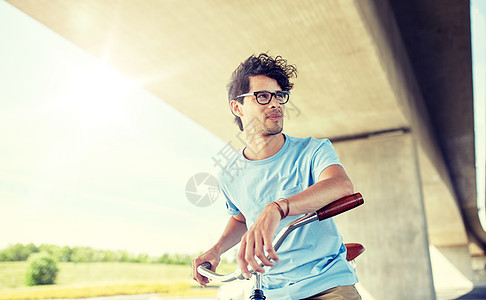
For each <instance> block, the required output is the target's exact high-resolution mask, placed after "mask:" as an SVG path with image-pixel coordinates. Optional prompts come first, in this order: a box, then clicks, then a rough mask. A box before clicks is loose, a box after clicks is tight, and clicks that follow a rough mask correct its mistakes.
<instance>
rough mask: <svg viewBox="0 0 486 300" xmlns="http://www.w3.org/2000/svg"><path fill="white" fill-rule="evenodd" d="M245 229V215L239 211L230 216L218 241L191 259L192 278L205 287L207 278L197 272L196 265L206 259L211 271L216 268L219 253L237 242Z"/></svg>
mask: <svg viewBox="0 0 486 300" xmlns="http://www.w3.org/2000/svg"><path fill="white" fill-rule="evenodd" d="M246 231H247V228H246V220H245V217H244V216H243V215H242V214H241V213H240V214H238V215H236V216H231V217H230V218H229V221H228V224H227V225H226V228H225V230H224V231H223V234H222V235H221V237H220V238H219V240H218V242H217V243H216V244H215V245H214V246H213V247H212V248H211V249H209V250H208V251H207V252H206V253H204V254H202V255H201V256H199V257H198V258H196V259H194V260H193V261H192V278H193V279H194V280H196V281H197V282H198V283H199V284H200V285H202V286H204V287H206V283H208V282H209V279H208V278H206V277H204V276H202V275H201V274H199V273H198V272H197V267H198V266H199V265H200V264H202V263H203V262H206V261H208V262H210V263H211V266H212V267H211V269H212V270H213V271H214V270H216V267H217V266H218V264H219V261H220V258H221V254H223V253H224V252H226V251H227V250H228V249H231V248H232V247H233V246H234V245H236V244H238V243H239V242H240V240H241V237H242V236H243V234H245V232H246Z"/></svg>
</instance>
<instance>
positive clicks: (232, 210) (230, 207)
mask: <svg viewBox="0 0 486 300" xmlns="http://www.w3.org/2000/svg"><path fill="white" fill-rule="evenodd" d="M221 193H222V194H223V196H224V200H225V201H226V211H227V212H228V214H229V215H231V216H236V215H237V214H239V213H240V210H239V209H238V207H236V205H235V204H234V203H233V202H231V200H230V198H229V197H228V195H227V193H226V191H225V189H224V188H223V187H221Z"/></svg>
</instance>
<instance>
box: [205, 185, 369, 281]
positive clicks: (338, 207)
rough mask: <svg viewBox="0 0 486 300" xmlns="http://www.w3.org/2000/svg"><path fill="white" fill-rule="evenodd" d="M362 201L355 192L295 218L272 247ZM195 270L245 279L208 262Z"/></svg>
mask: <svg viewBox="0 0 486 300" xmlns="http://www.w3.org/2000/svg"><path fill="white" fill-rule="evenodd" d="M363 203H364V200H363V196H362V195H361V194H360V193H355V194H352V195H349V196H345V197H343V198H340V199H338V200H336V201H334V202H331V203H330V204H328V205H326V206H324V207H322V208H321V209H319V210H317V211H315V212H312V213H310V214H307V215H305V216H303V217H302V218H300V219H297V220H295V221H293V222H291V223H290V224H288V225H287V226H285V227H284V228H283V229H282V230H281V231H280V232H279V234H278V235H277V236H276V237H275V239H274V240H273V248H274V249H275V251H277V250H278V248H280V245H282V243H283V241H284V240H285V238H286V237H287V236H288V235H289V234H290V233H291V232H292V231H294V230H295V229H297V228H299V227H301V226H303V225H305V224H308V223H311V222H314V221H322V220H325V219H328V218H331V217H334V216H336V215H339V214H341V213H343V212H345V211H348V210H350V209H353V208H355V207H357V206H360V205H361V204H363ZM267 258H268V257H267ZM197 272H198V273H199V274H201V275H203V276H206V277H208V278H210V279H212V280H216V281H219V282H230V281H233V280H236V279H245V278H244V277H243V275H242V274H241V270H240V269H239V268H237V269H236V270H235V271H234V272H233V273H230V274H226V275H221V274H218V273H216V272H213V271H211V263H209V262H204V263H202V264H200V265H199V266H198V267H197ZM250 273H255V271H254V270H250Z"/></svg>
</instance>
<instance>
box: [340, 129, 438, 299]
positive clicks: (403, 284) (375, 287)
mask: <svg viewBox="0 0 486 300" xmlns="http://www.w3.org/2000/svg"><path fill="white" fill-rule="evenodd" d="M334 146H335V148H336V151H337V153H338V155H339V157H340V159H341V162H342V163H343V165H344V167H345V169H346V171H347V173H348V175H349V177H350V178H351V180H352V181H353V183H354V186H355V191H359V192H361V193H362V194H363V196H364V199H365V204H364V205H363V206H361V207H359V208H357V209H355V210H354V211H350V212H347V213H345V214H343V215H340V216H338V217H336V218H335V221H336V223H337V224H338V228H339V230H340V231H341V233H342V234H343V237H344V240H345V242H359V243H362V244H363V245H364V246H365V248H366V251H365V252H364V254H363V255H362V256H360V257H359V258H358V260H357V263H358V269H357V272H358V276H359V279H360V282H361V285H362V286H363V287H364V288H365V289H366V290H367V291H368V292H369V293H370V294H371V296H373V298H374V299H376V300H381V299H383V300H385V299H387V300H388V299H394V300H399V299H404V300H410V299H420V300H423V299H435V291H434V284H433V278H432V269H431V263H430V254H429V242H428V237H427V223H426V219H425V210H424V202H423V196H422V188H421V178H420V172H419V166H418V156H417V151H416V145H415V142H414V138H413V136H412V135H411V134H410V133H403V132H400V133H398V134H396V133H395V134H392V135H390V134H388V135H382V136H376V137H372V138H364V139H358V140H348V141H340V142H334Z"/></svg>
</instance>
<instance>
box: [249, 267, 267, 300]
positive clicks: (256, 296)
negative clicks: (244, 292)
mask: <svg viewBox="0 0 486 300" xmlns="http://www.w3.org/2000/svg"><path fill="white" fill-rule="evenodd" d="M261 276H262V275H261V274H260V273H258V272H255V288H254V289H253V293H252V294H251V296H250V299H251V300H265V298H266V297H265V296H264V295H263V290H262V277H261Z"/></svg>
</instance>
